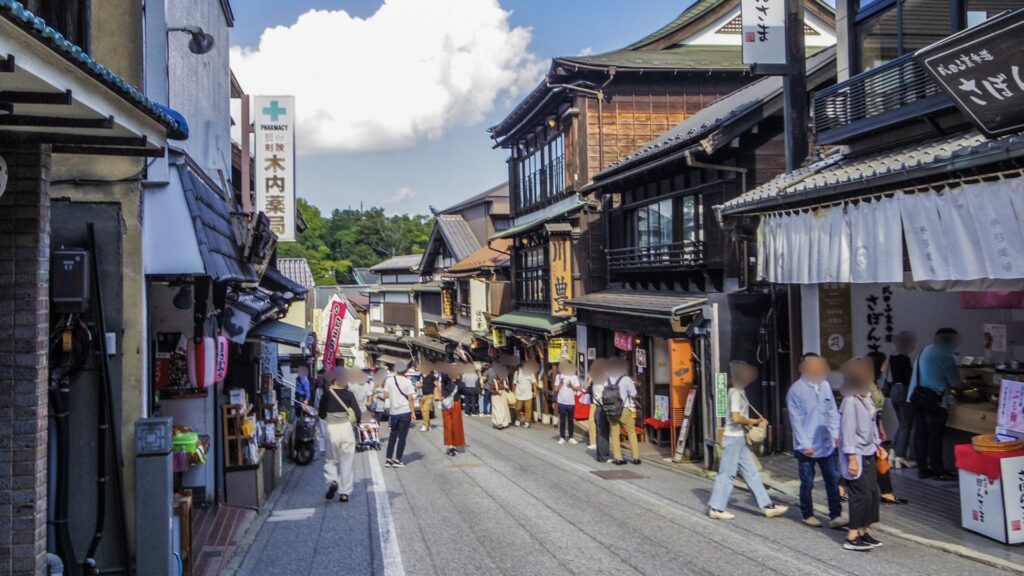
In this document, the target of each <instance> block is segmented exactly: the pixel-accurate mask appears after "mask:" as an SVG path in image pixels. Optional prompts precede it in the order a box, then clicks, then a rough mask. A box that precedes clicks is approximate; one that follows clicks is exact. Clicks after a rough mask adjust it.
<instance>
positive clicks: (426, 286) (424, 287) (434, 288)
mask: <svg viewBox="0 0 1024 576" xmlns="http://www.w3.org/2000/svg"><path fill="white" fill-rule="evenodd" d="M442 288H444V282H441V281H434V282H423V283H422V284H414V285H413V287H412V291H413V292H433V293H439V292H441V289H442Z"/></svg>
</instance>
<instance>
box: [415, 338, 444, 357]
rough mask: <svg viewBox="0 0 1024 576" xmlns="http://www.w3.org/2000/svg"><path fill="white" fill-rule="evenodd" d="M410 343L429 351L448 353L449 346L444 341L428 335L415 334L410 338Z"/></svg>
mask: <svg viewBox="0 0 1024 576" xmlns="http://www.w3.org/2000/svg"><path fill="white" fill-rule="evenodd" d="M409 344H410V345H411V346H413V347H414V348H421V349H423V350H426V351H427V352H433V353H435V354H441V355H445V354H448V347H447V346H445V344H444V342H441V341H440V340H434V339H433V338H427V337H426V336H413V337H412V338H410V339H409Z"/></svg>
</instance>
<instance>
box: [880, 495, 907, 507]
mask: <svg viewBox="0 0 1024 576" xmlns="http://www.w3.org/2000/svg"><path fill="white" fill-rule="evenodd" d="M882 504H892V505H893V506H901V505H903V504H910V500H907V499H906V498H900V497H895V498H886V497H884V496H883V497H882Z"/></svg>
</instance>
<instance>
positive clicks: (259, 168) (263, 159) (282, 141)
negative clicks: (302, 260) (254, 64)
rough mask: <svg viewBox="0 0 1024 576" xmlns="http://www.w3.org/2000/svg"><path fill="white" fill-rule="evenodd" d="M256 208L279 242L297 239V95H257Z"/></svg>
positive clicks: (255, 142)
mask: <svg viewBox="0 0 1024 576" xmlns="http://www.w3.org/2000/svg"><path fill="white" fill-rule="evenodd" d="M254 104H255V105H254V106H253V111H254V117H253V135H254V138H255V141H254V142H253V147H254V148H255V150H256V167H255V170H254V172H255V176H254V178H255V180H256V182H255V183H256V209H257V210H259V211H261V212H265V213H266V214H267V217H269V218H270V229H271V230H273V231H274V233H275V234H277V239H278V241H280V242H294V241H295V97H294V96H255V97H254Z"/></svg>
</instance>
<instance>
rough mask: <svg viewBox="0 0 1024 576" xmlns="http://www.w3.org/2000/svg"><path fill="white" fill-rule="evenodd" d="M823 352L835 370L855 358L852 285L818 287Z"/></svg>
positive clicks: (823, 355)
mask: <svg viewBox="0 0 1024 576" xmlns="http://www.w3.org/2000/svg"><path fill="white" fill-rule="evenodd" d="M818 318H819V321H820V338H821V340H820V342H819V345H820V350H821V355H822V357H824V358H825V360H828V363H829V364H830V365H831V366H832V368H833V369H838V368H839V365H840V364H842V363H843V362H846V361H847V360H849V359H850V358H852V357H853V353H852V352H853V343H852V340H853V312H852V311H851V306H850V285H849V284H822V285H820V286H818Z"/></svg>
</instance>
